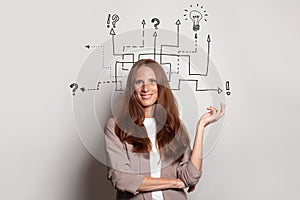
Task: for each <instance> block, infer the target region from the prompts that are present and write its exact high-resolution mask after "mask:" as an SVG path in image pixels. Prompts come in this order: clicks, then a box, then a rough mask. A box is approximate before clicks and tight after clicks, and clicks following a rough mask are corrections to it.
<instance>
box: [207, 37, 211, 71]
mask: <svg viewBox="0 0 300 200" xmlns="http://www.w3.org/2000/svg"><path fill="white" fill-rule="evenodd" d="M210 41H211V40H210V35H209V34H208V35H207V61H206V75H207V74H208V66H209V54H210Z"/></svg>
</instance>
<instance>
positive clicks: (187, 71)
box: [80, 19, 223, 94]
mask: <svg viewBox="0 0 300 200" xmlns="http://www.w3.org/2000/svg"><path fill="white" fill-rule="evenodd" d="M175 24H176V26H177V29H176V33H175V35H176V42H175V43H176V44H160V45H158V42H157V38H158V37H159V31H158V30H157V29H155V30H154V32H153V34H152V38H153V41H152V42H153V46H152V47H151V45H150V47H148V48H147V49H145V48H146V46H145V42H146V40H149V38H145V32H146V31H147V32H151V31H152V29H150V30H149V29H147V30H145V28H144V27H145V20H143V21H142V25H143V29H142V38H141V41H142V42H141V43H142V44H140V45H128V44H122V45H120V47H121V48H120V47H119V49H121V52H118V51H117V47H116V46H117V44H116V43H117V41H116V40H117V38H118V35H117V34H116V32H115V30H114V29H113V28H111V30H110V32H109V34H110V36H111V54H112V55H113V56H114V57H117V58H119V59H118V60H116V61H115V62H114V64H113V66H111V67H109V70H110V77H109V78H110V80H109V81H99V82H98V83H97V87H96V88H89V89H87V88H85V87H81V88H80V89H81V91H82V92H85V91H95V90H99V85H100V84H107V83H112V84H115V91H123V90H124V88H123V87H124V86H125V83H124V81H125V79H126V77H127V76H126V75H127V73H128V71H129V70H130V67H131V66H132V65H133V64H134V63H135V62H136V61H137V60H139V59H142V58H152V59H154V60H156V61H157V62H159V63H160V64H161V65H162V66H163V67H164V69H165V71H166V75H167V77H168V80H169V82H170V85H171V89H172V90H180V89H181V87H180V86H181V83H182V82H191V83H195V91H216V92H217V93H218V94H219V93H221V92H222V91H223V90H222V89H221V88H220V87H217V88H199V86H198V85H199V84H198V83H199V81H202V80H199V79H200V78H201V77H206V76H208V74H209V54H210V42H211V39H210V35H208V36H207V56H206V64H205V65H206V68H205V71H204V72H202V73H199V72H198V73H195V72H192V70H191V68H192V66H191V56H196V55H197V49H198V44H197V41H198V40H197V39H196V38H195V40H194V46H193V48H194V49H193V50H182V48H181V46H182V45H181V44H180V28H179V27H180V25H181V22H180V20H179V19H178V20H177V21H176V23H175ZM150 40H151V39H150ZM94 46H95V45H94ZM158 46H160V47H159V48H157V47H158ZM89 47H91V46H90V45H89ZM98 47H100V48H103V49H104V48H105V45H101V46H98ZM151 48H152V50H151ZM167 48H169V49H174V50H172V52H174V53H167V52H165V51H164V49H167ZM143 49H144V50H143ZM126 50H128V51H126ZM130 50H131V51H132V52H130ZM103 51H104V50H103ZM134 51H135V52H136V51H137V52H138V54H137V56H136V53H135V52H134ZM141 51H146V52H145V53H139V52H141ZM149 51H150V52H149ZM191 54H193V55H191ZM103 57H104V56H103ZM166 57H169V59H171V60H172V57H173V58H176V60H174V59H173V61H169V62H168V61H166ZM103 59H104V58H103ZM183 61H186V62H183ZM103 63H104V62H103ZM175 63H177V68H176V70H174V69H175V66H176V64H175ZM102 67H103V68H107V66H102ZM112 71H113V73H112Z"/></svg>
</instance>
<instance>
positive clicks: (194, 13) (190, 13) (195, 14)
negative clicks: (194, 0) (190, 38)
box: [183, 4, 208, 32]
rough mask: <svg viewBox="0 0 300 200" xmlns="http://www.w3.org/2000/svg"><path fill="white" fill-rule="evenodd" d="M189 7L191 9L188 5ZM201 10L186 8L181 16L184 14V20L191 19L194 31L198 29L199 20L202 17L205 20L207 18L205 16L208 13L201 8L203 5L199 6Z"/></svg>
mask: <svg viewBox="0 0 300 200" xmlns="http://www.w3.org/2000/svg"><path fill="white" fill-rule="evenodd" d="M197 7H199V4H197ZM190 8H191V9H192V8H193V6H192V5H190ZM200 9H201V11H199V10H195V9H193V10H188V9H184V11H185V12H186V13H185V14H184V15H183V16H185V20H188V19H191V20H192V22H193V27H192V29H193V30H194V31H195V32H196V31H199V30H200V21H201V20H202V19H204V21H206V22H207V19H206V18H205V17H207V16H208V14H207V13H206V12H207V11H206V10H203V6H201V7H200Z"/></svg>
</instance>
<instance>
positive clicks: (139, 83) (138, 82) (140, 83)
mask: <svg viewBox="0 0 300 200" xmlns="http://www.w3.org/2000/svg"><path fill="white" fill-rule="evenodd" d="M135 84H136V85H142V84H143V81H142V80H137V81H136V82H135Z"/></svg>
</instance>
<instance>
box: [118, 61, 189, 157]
mask: <svg viewBox="0 0 300 200" xmlns="http://www.w3.org/2000/svg"><path fill="white" fill-rule="evenodd" d="M142 66H147V67H149V68H151V69H152V70H153V71H154V73H155V75H156V81H157V87H158V98H157V101H156V103H155V105H154V109H153V110H154V113H153V116H154V118H155V120H156V129H157V133H156V141H157V142H156V144H155V145H156V146H157V147H158V151H159V153H160V156H161V157H162V156H164V157H167V158H172V159H178V158H180V157H181V156H182V154H183V152H184V150H185V149H186V148H187V146H188V145H189V144H190V142H189V137H188V134H187V131H186V128H185V127H184V125H183V124H182V123H181V121H180V119H179V112H178V106H177V103H176V100H175V98H174V96H173V93H172V91H171V89H170V85H169V82H168V79H167V76H166V74H165V72H164V70H163V68H162V67H161V66H160V65H159V64H158V63H157V62H156V61H154V60H152V59H142V60H139V61H137V62H136V63H135V64H134V65H133V66H132V68H131V70H130V72H129V75H128V78H127V85H126V89H125V92H124V95H123V97H122V98H121V100H120V101H119V103H118V105H117V107H116V113H117V116H116V126H115V132H116V134H117V136H118V137H119V139H120V141H121V142H122V143H124V142H127V143H129V144H131V145H133V152H135V153H149V152H150V151H151V141H150V139H149V138H148V136H147V132H146V129H145V127H144V125H143V122H144V119H145V114H144V111H143V107H142V105H141V104H140V103H139V99H138V97H137V94H136V93H135V89H134V81H135V75H136V73H137V70H138V69H139V68H140V67H142Z"/></svg>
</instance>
